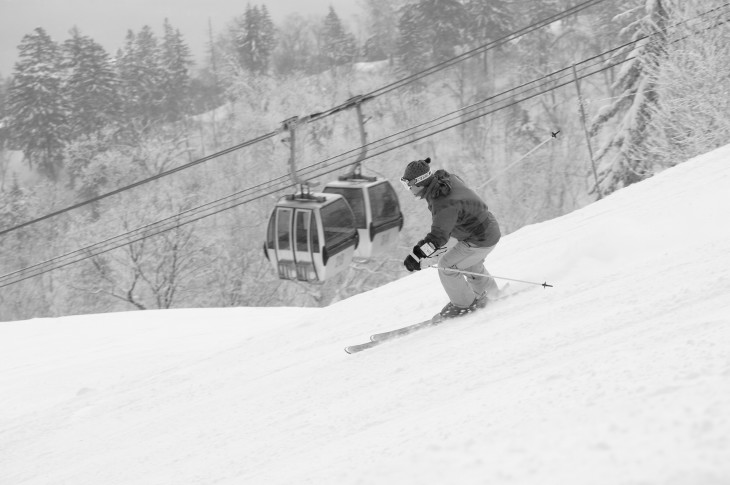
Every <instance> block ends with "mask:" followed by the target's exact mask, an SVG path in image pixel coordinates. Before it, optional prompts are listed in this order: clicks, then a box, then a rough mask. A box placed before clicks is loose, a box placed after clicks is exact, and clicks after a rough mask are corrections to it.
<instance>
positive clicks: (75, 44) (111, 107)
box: [62, 28, 121, 138]
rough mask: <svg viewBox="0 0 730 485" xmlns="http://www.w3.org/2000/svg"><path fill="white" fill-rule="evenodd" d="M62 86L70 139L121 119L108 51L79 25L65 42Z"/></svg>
mask: <svg viewBox="0 0 730 485" xmlns="http://www.w3.org/2000/svg"><path fill="white" fill-rule="evenodd" d="M62 49H63V55H64V61H63V67H64V68H65V70H66V71H67V75H66V78H65V83H64V86H63V91H64V96H65V98H66V100H67V102H68V105H69V114H68V124H69V130H70V133H71V138H75V137H77V136H79V135H89V134H92V133H97V132H99V131H100V130H102V129H103V128H104V127H105V126H107V125H108V124H110V123H113V122H116V121H118V120H119V117H120V114H121V103H120V99H119V81H118V78H117V75H116V71H115V69H114V66H113V64H112V62H111V58H110V57H109V54H107V52H106V51H105V50H104V48H103V47H102V46H101V45H99V44H98V43H96V42H95V41H94V40H93V39H91V38H90V37H87V36H84V35H81V32H79V30H78V29H77V28H74V29H72V30H71V38H70V39H68V40H66V41H65V42H64V43H63V45H62Z"/></svg>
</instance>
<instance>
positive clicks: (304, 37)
mask: <svg viewBox="0 0 730 485" xmlns="http://www.w3.org/2000/svg"><path fill="white" fill-rule="evenodd" d="M315 44H316V41H315V35H314V33H313V28H312V25H311V23H310V22H309V21H308V20H306V19H305V18H304V17H302V16H301V15H299V14H291V15H289V16H288V17H286V19H284V23H283V24H282V26H281V28H280V29H279V33H278V35H277V45H276V50H275V51H274V53H273V68H274V72H275V73H276V74H277V75H279V76H288V75H290V74H293V73H297V72H305V73H312V72H314V64H315V63H314V62H311V61H312V58H313V54H314V51H315Z"/></svg>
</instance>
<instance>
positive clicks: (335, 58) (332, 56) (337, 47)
mask: <svg viewBox="0 0 730 485" xmlns="http://www.w3.org/2000/svg"><path fill="white" fill-rule="evenodd" d="M356 54H357V47H356V44H355V38H354V37H353V35H352V34H350V33H349V32H347V31H346V30H345V27H344V26H343V25H342V21H340V17H339V16H338V15H337V13H336V12H335V9H334V8H333V7H330V8H329V12H328V13H327V16H326V17H325V19H324V25H323V27H322V56H323V57H324V59H325V61H326V63H327V65H328V67H330V68H332V67H335V66H341V65H343V64H347V63H350V62H353V61H354V60H355V56H356Z"/></svg>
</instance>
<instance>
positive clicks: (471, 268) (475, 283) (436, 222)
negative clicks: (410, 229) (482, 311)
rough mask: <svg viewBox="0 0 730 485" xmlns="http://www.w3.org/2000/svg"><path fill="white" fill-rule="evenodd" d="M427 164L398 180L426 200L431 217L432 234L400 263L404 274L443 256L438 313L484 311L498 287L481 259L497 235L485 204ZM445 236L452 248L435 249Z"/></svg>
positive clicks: (416, 163) (410, 167) (460, 183)
mask: <svg viewBox="0 0 730 485" xmlns="http://www.w3.org/2000/svg"><path fill="white" fill-rule="evenodd" d="M430 164H431V159H430V158H426V159H425V160H416V161H413V162H410V163H409V164H408V165H407V166H406V169H405V172H404V174H403V177H402V178H401V182H402V183H403V185H404V186H405V187H406V189H408V190H410V192H411V193H412V194H413V195H414V196H415V197H418V198H421V199H425V200H426V202H427V203H428V209H429V211H431V216H432V222H431V231H430V232H429V233H428V234H427V235H426V237H424V238H423V239H422V240H420V241H419V242H418V244H416V245H415V246H414V247H413V251H412V253H411V254H409V255H408V257H406V259H405V260H404V261H403V264H404V265H405V267H406V269H408V271H411V272H413V271H418V270H420V269H421V261H422V260H424V259H428V258H434V257H437V256H439V254H440V253H442V254H441V255H440V258H439V262H438V266H439V278H440V280H441V284H442V286H443V287H444V290H445V291H446V294H447V295H448V297H449V303H448V304H447V305H446V306H445V307H444V308H443V309H442V310H441V312H440V314H441V316H442V317H444V318H451V317H456V316H460V315H464V314H465V313H468V312H470V311H473V310H475V309H477V308H484V307H485V306H486V305H487V301H488V295H495V294H496V292H497V290H498V289H497V284H496V283H495V281H494V279H493V278H491V277H490V276H489V272H488V271H487V270H486V268H485V267H484V260H485V258H486V257H487V255H488V254H489V253H490V252H492V250H493V249H494V247H495V246H496V244H497V242H498V241H499V238H500V236H501V233H500V230H499V224H498V223H497V220H496V219H495V217H494V215H492V213H491V212H489V210H488V208H487V205H486V204H485V203H484V201H482V199H481V198H479V196H478V195H477V194H476V193H475V192H474V191H473V190H471V189H470V188H468V187H467V186H466V184H465V183H464V181H463V180H462V179H461V178H459V177H458V176H456V175H454V174H450V173H448V172H447V171H445V170H437V171H436V172H433V171H432V170H431V166H430ZM450 237H453V238H455V239H456V240H457V243H456V245H455V246H453V247H452V248H451V249H448V250H442V251H439V249H442V248H443V247H444V246H445V245H446V243H447V242H448V240H449V238H450ZM443 251H445V252H443ZM452 270H462V271H468V272H470V273H478V274H480V275H484V276H476V275H469V274H464V273H460V272H458V271H452Z"/></svg>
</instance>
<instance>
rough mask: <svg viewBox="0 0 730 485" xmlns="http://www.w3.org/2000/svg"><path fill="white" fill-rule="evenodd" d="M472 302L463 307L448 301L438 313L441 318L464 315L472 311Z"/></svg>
mask: <svg viewBox="0 0 730 485" xmlns="http://www.w3.org/2000/svg"><path fill="white" fill-rule="evenodd" d="M474 308H475V307H474V304H473V303H472V304H471V305H470V306H468V307H466V308H464V307H459V306H456V305H454V304H453V303H451V302H448V303H447V304H446V306H445V307H444V308H443V309H442V310H441V311H440V312H439V315H441V318H454V317H460V316H462V315H466V314H467V313H470V312H472V311H474Z"/></svg>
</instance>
